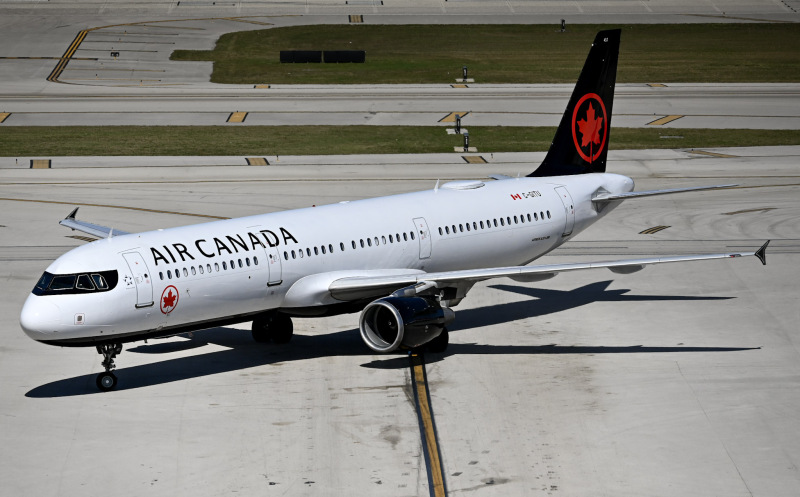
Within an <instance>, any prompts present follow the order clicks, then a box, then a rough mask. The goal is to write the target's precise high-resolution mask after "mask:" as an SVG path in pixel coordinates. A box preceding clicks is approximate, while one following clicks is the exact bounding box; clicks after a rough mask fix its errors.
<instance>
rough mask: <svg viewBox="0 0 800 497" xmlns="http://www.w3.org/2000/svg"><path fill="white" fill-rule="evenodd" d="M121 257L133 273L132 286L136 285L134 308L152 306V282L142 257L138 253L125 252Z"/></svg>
mask: <svg viewBox="0 0 800 497" xmlns="http://www.w3.org/2000/svg"><path fill="white" fill-rule="evenodd" d="M122 257H124V258H125V262H127V263H128V267H129V268H131V272H132V273H133V284H134V285H136V308H137V309H139V308H142V307H150V306H151V305H153V281H152V280H151V278H150V271H149V270H148V269H147V264H145V263H144V259H143V258H142V255H141V254H140V253H139V252H126V253H124V254H122Z"/></svg>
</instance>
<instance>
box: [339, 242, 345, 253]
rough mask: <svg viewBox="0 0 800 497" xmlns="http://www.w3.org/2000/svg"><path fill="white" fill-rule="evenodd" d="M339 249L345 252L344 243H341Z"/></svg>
mask: <svg viewBox="0 0 800 497" xmlns="http://www.w3.org/2000/svg"><path fill="white" fill-rule="evenodd" d="M339 248H340V249H342V252H344V243H343V242H339Z"/></svg>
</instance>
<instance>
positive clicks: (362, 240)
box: [361, 238, 364, 248]
mask: <svg viewBox="0 0 800 497" xmlns="http://www.w3.org/2000/svg"><path fill="white" fill-rule="evenodd" d="M361 248H364V239H363V238H362V239H361Z"/></svg>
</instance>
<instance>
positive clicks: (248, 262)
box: [244, 250, 294, 267]
mask: <svg viewBox="0 0 800 497" xmlns="http://www.w3.org/2000/svg"><path fill="white" fill-rule="evenodd" d="M292 252H294V250H292ZM244 263H245V264H247V267H250V258H249V257H247V258H246V259H245V260H244Z"/></svg>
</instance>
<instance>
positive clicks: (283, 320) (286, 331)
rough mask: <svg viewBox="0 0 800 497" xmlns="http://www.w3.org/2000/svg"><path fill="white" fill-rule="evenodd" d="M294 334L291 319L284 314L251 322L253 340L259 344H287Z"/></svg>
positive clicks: (276, 314) (275, 314)
mask: <svg viewBox="0 0 800 497" xmlns="http://www.w3.org/2000/svg"><path fill="white" fill-rule="evenodd" d="M293 334H294V327H293V325H292V318H290V317H289V316H287V315H286V314H281V313H278V312H276V313H274V314H270V315H268V316H262V317H258V318H256V319H254V320H253V340H255V341H256V342H259V343H266V342H270V341H272V342H274V343H277V344H284V343H289V342H290V341H291V340H292V335H293Z"/></svg>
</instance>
